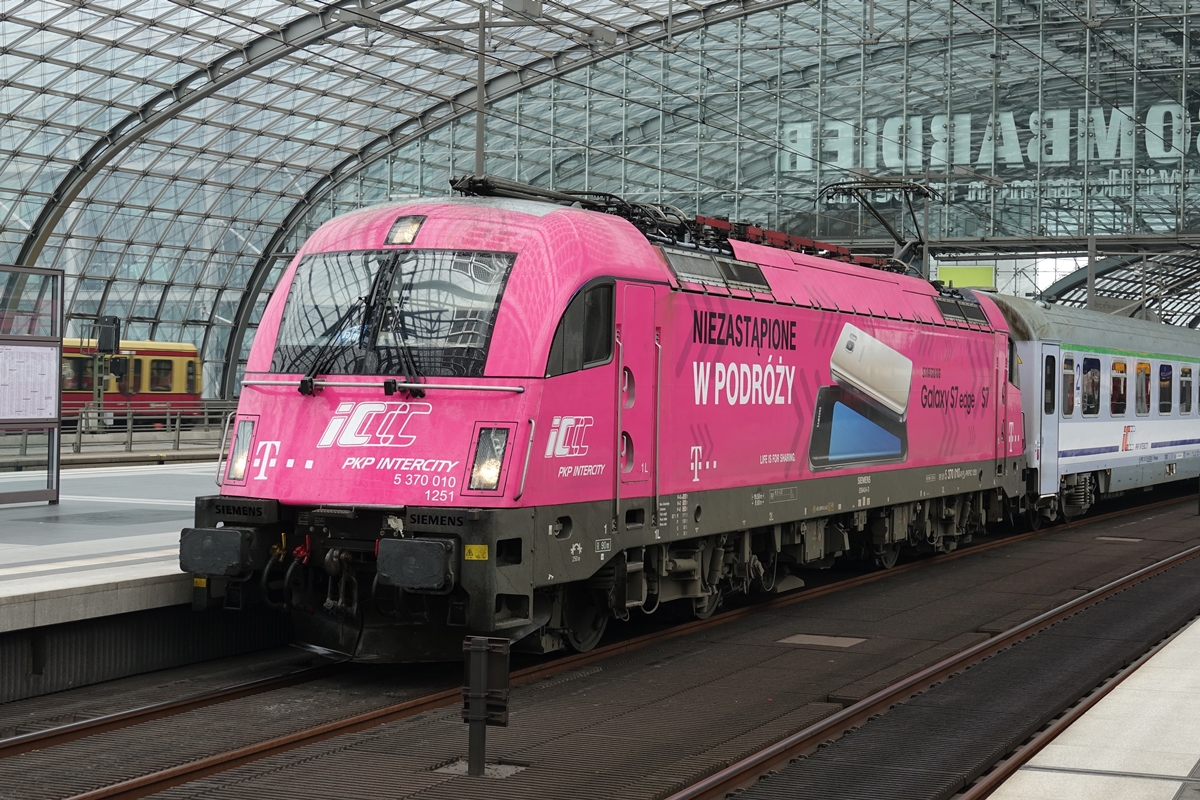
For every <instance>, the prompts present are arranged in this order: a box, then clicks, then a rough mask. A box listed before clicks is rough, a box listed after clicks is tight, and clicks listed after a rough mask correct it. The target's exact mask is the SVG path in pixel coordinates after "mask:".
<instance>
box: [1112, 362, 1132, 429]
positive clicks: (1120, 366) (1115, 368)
mask: <svg viewBox="0 0 1200 800" xmlns="http://www.w3.org/2000/svg"><path fill="white" fill-rule="evenodd" d="M1128 379H1129V376H1127V375H1126V374H1125V362H1124V361H1114V362H1112V404H1111V405H1110V406H1109V410H1110V411H1111V412H1112V415H1113V416H1114V417H1123V416H1125V385H1126V383H1127V382H1128Z"/></svg>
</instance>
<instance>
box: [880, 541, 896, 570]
mask: <svg viewBox="0 0 1200 800" xmlns="http://www.w3.org/2000/svg"><path fill="white" fill-rule="evenodd" d="M899 559H900V545H898V544H888V545H884V546H883V550H882V551H880V552H878V553H876V554H875V564H876V566H879V567H882V568H883V569H891V568H892V567H894V566H896V562H897V561H898V560H899Z"/></svg>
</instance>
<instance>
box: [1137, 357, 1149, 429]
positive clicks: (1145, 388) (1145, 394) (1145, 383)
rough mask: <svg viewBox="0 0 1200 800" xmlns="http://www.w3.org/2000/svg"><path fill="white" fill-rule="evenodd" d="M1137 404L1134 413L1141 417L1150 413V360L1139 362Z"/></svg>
mask: <svg viewBox="0 0 1200 800" xmlns="http://www.w3.org/2000/svg"><path fill="white" fill-rule="evenodd" d="M1135 383H1136V384H1137V397H1136V398H1135V399H1136V401H1137V404H1136V405H1135V406H1134V413H1135V414H1137V415H1138V416H1139V417H1143V416H1145V415H1146V414H1149V413H1150V362H1148V361H1139V362H1137V377H1136V379H1135Z"/></svg>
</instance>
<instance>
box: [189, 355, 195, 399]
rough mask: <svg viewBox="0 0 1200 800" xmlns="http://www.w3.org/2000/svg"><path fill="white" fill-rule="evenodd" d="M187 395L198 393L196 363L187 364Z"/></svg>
mask: <svg viewBox="0 0 1200 800" xmlns="http://www.w3.org/2000/svg"><path fill="white" fill-rule="evenodd" d="M187 393H188V394H195V393H196V362H195V361H189V362H187Z"/></svg>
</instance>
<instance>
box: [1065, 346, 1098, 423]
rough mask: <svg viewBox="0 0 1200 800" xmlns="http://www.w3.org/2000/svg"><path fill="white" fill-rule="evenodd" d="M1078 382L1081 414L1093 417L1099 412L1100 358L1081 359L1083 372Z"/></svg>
mask: <svg viewBox="0 0 1200 800" xmlns="http://www.w3.org/2000/svg"><path fill="white" fill-rule="evenodd" d="M1079 382H1080V395H1081V400H1082V402H1081V405H1082V406H1083V415H1084V416H1085V417H1094V416H1096V415H1097V414H1099V413H1100V359H1098V358H1085V359H1083V372H1082V373H1081V374H1080V376H1079ZM1064 402H1065V401H1064Z"/></svg>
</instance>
